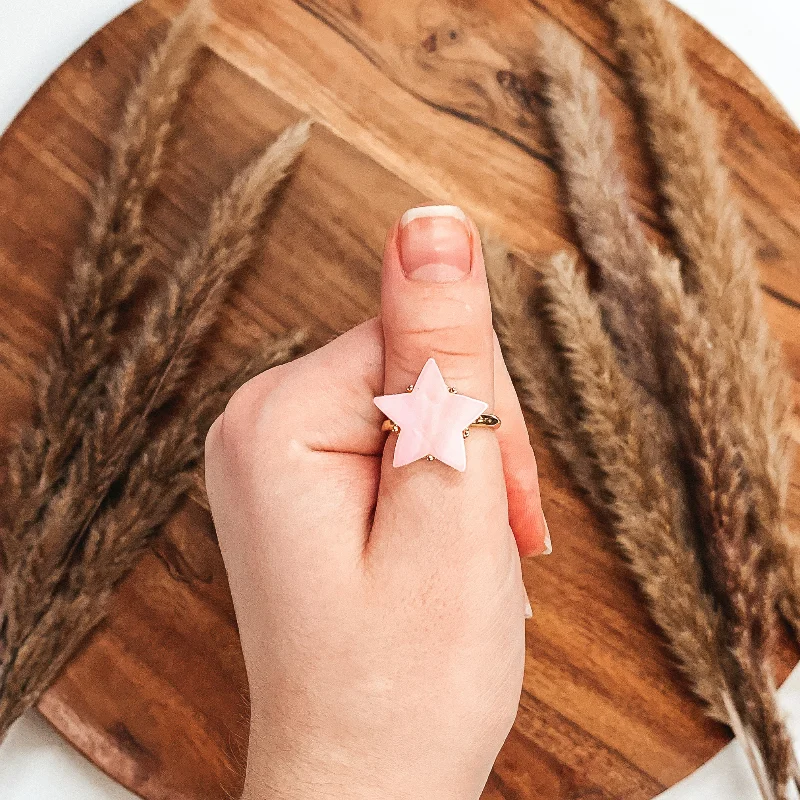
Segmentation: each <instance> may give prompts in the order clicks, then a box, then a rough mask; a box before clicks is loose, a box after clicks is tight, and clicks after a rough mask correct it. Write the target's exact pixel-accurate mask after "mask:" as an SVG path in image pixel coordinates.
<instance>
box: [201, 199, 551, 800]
mask: <svg viewBox="0 0 800 800" xmlns="http://www.w3.org/2000/svg"><path fill="white" fill-rule="evenodd" d="M418 214H422V215H423V216H417V215H418ZM409 216H411V217H416V218H413V219H411V220H410V221H407V224H405V225H403V224H402V222H401V223H398V224H397V225H395V227H394V228H393V229H392V231H391V232H390V233H389V236H388V239H387V243H386V251H385V255H384V265H383V288H382V312H381V318H380V319H374V320H371V321H369V322H366V323H364V324H363V325H360V326H359V327H357V328H355V329H353V330H351V331H350V332H349V333H346V334H344V335H343V336H340V337H339V338H338V339H336V340H335V341H333V342H331V343H330V344H328V345H327V346H325V347H323V348H321V349H320V350H317V351H316V352H315V353H312V354H311V355H309V356H306V357H305V358H301V359H299V360H297V361H295V362H293V363H291V364H287V365H285V366H281V367H278V368H276V369H272V370H269V371H268V372H266V373H264V374H262V375H260V376H258V377H257V378H255V379H254V380H252V381H250V382H249V383H248V384H246V385H245V386H244V387H242V389H240V390H239V391H238V392H237V393H236V395H235V396H234V397H233V398H232V399H231V401H230V403H229V405H228V407H227V409H226V410H225V413H224V414H223V415H222V416H221V417H220V418H219V419H218V420H217V421H216V422H215V424H214V426H213V427H212V429H211V431H210V432H209V435H208V441H207V445H206V472H207V484H208V495H209V501H210V504H211V509H212V512H213V515H214V522H215V524H216V528H217V533H218V536H219V542H220V547H221V548H222V554H223V557H224V559H225V564H226V567H227V570H228V575H229V579H230V587H231V592H232V595H233V600H234V604H235V607H236V616H237V620H238V623H239V630H240V634H241V640H242V648H243V651H244V658H245V663H246V665H247V674H248V678H249V682H250V699H251V723H250V750H249V757H248V766H247V778H246V786H245V792H244V797H245V798H247V800H273V798H275V799H278V798H279V799H280V800H300V799H301V798H302V800H323V799H325V800H327V798H337V800H347V799H349V798H353V799H354V800H355V799H357V800H366V799H367V798H370V800H375V798H381V799H382V800H391V798H404V800H407V799H408V798H420V799H421V798H425V800H449V799H450V798H453V799H455V798H458V800H469V799H471V798H477V797H478V796H479V795H480V793H481V790H482V788H483V786H484V784H485V782H486V778H487V776H488V774H489V772H490V770H491V767H492V764H493V762H494V759H495V757H496V755H497V752H498V750H499V749H500V747H501V745H502V743H503V741H504V740H505V737H506V736H507V734H508V731H509V730H510V727H511V725H512V723H513V721H514V718H515V716H516V711H517V705H518V702H519V695H520V689H521V685H522V673H523V664H524V656H525V637H524V619H523V618H524V612H525V608H526V605H527V598H526V594H525V589H524V586H523V584H522V577H521V570H520V561H519V552H522V553H523V554H531V553H539V552H543V550H544V548H545V533H546V526H545V523H544V518H543V516H542V512H541V505H540V502H539V488H538V480H537V476H536V462H535V459H534V456H533V452H532V450H531V447H530V444H529V442H528V436H527V431H526V428H525V424H524V421H523V418H522V413H521V411H520V408H519V404H518V402H517V398H516V395H515V393H514V390H513V387H512V385H511V381H510V379H509V377H508V373H507V371H506V369H505V366H504V364H503V361H502V357H501V355H500V351H499V347H498V345H497V340H496V337H495V336H494V333H493V330H492V323H491V309H490V304H489V294H488V290H487V285H486V276H485V271H484V265H483V257H482V254H481V248H480V240H479V236H478V232H477V230H476V228H475V226H474V225H473V224H472V223H470V222H469V221H467V220H465V219H464V218H463V215H462V214H461V212H460V211H459V210H458V209H454V208H452V207H433V208H427V209H423V210H422V211H420V210H419V209H418V210H415V211H413V212H409V214H408V215H406V216H405V217H404V220H407V219H408V217H409ZM429 357H434V358H435V359H436V362H437V364H438V365H439V367H440V368H441V370H442V374H443V375H444V376H445V378H446V380H447V382H448V384H449V385H451V386H454V387H456V388H457V389H458V391H459V392H460V393H461V394H465V395H468V396H470V397H474V398H478V399H480V400H484V401H486V402H487V403H488V404H489V411H493V412H494V413H496V414H497V415H498V416H500V418H501V419H502V426H501V427H500V428H499V429H497V431H492V430H489V429H475V428H473V429H472V432H471V435H470V436H469V438H468V439H467V440H466V442H465V444H466V449H467V469H466V471H465V472H463V473H461V472H458V471H456V470H454V469H452V468H450V467H448V466H446V465H445V464H443V463H441V462H439V461H434V462H429V461H427V460H424V459H423V460H420V461H416V462H414V463H412V464H409V465H407V466H404V467H399V468H394V467H393V466H392V455H393V451H394V447H395V442H396V440H397V436H396V435H394V434H388V438H387V434H386V433H382V432H381V423H382V422H383V420H384V416H383V414H381V412H380V411H379V410H378V409H377V408H376V406H375V405H374V404H373V398H374V397H375V396H376V395H381V394H389V393H398V392H402V391H403V390H404V389H405V387H406V386H407V385H408V384H411V383H414V381H415V380H416V378H417V376H418V374H419V372H420V370H421V368H422V366H423V365H424V364H425V362H426V360H427V359H428V358H429ZM504 473H505V474H504ZM509 519H510V520H511V525H509ZM512 527H513V529H514V534H515V535H516V543H515V539H514V536H513V535H512V530H511V529H512Z"/></svg>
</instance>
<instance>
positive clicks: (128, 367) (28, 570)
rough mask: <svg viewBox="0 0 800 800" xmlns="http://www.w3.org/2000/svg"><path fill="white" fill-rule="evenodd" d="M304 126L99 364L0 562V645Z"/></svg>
mask: <svg viewBox="0 0 800 800" xmlns="http://www.w3.org/2000/svg"><path fill="white" fill-rule="evenodd" d="M308 130H309V128H308V124H307V123H300V124H299V125H295V126H293V127H291V128H289V129H287V130H286V131H285V132H284V133H283V134H282V135H281V136H280V137H279V138H278V139H277V140H276V141H275V143H274V144H273V145H272V146H271V147H270V148H268V149H267V151H266V152H265V153H264V154H263V155H262V156H260V157H259V158H257V159H256V160H255V161H254V162H253V163H252V164H251V165H250V166H249V167H247V168H246V169H245V170H243V171H242V172H241V173H240V174H239V176H238V177H237V178H235V179H234V181H233V183H232V184H231V186H230V188H229V189H228V190H227V191H226V192H225V193H224V194H223V195H222V197H221V198H220V199H219V200H218V201H217V202H216V203H215V205H214V209H213V210H212V213H211V218H210V221H209V224H208V226H207V228H206V230H205V232H204V233H203V234H202V235H201V236H200V237H199V239H198V240H197V242H196V243H195V244H194V245H192V246H191V247H190V248H189V250H188V252H187V254H186V256H185V257H184V258H183V259H182V260H181V261H180V263H179V264H178V265H177V267H176V268H175V271H174V273H172V274H168V275H165V276H164V278H165V285H163V286H162V287H161V289H160V290H159V291H158V292H157V293H156V294H155V296H154V297H153V298H151V300H150V303H149V306H148V309H147V311H146V313H145V316H144V319H143V320H142V322H141V323H140V325H139V326H138V327H137V328H136V329H135V331H134V332H133V333H132V335H131V337H130V343H129V344H128V346H127V347H125V348H123V350H122V353H121V355H120V356H119V358H118V359H117V360H116V361H115V362H113V364H110V365H109V366H108V368H107V369H104V371H103V375H102V379H103V382H104V384H105V387H106V388H105V391H104V393H102V394H100V395H99V396H98V399H97V403H96V405H95V407H94V409H92V412H91V416H89V417H88V418H86V417H85V418H84V421H83V425H84V430H85V434H84V436H83V438H82V439H81V441H80V444H79V446H78V448H77V450H76V452H75V454H74V456H73V458H72V460H71V461H70V462H69V463H68V465H67V466H66V469H65V471H64V474H63V478H62V480H61V482H60V483H59V485H58V488H57V490H56V491H55V492H54V493H53V495H52V497H50V498H49V499H48V501H47V503H46V504H45V505H44V506H43V507H42V508H41V509H40V511H39V513H38V514H37V515H36V516H35V518H34V520H35V521H34V522H33V523H31V524H30V525H29V526H28V528H27V529H26V530H25V531H24V532H23V535H22V536H21V537H20V539H21V543H20V546H19V548H18V552H17V554H16V557H15V558H14V559H13V561H12V562H11V563H10V569H9V571H8V576H7V580H6V585H5V587H4V596H3V609H2V611H3V616H2V623H3V624H2V625H0V629H3V630H4V631H5V637H6V643H7V645H8V642H10V641H13V640H14V638H15V637H17V636H18V633H17V632H18V631H20V630H27V629H29V628H30V627H31V626H32V625H33V624H34V623H35V621H36V620H37V619H38V618H39V617H40V616H41V615H42V614H44V613H45V611H46V609H47V607H48V605H49V603H50V598H51V597H52V595H53V593H54V592H55V591H56V590H57V587H58V586H59V584H60V583H61V582H62V580H64V577H65V575H67V574H68V573H69V572H70V571H71V569H72V557H73V555H74V553H75V552H76V551H77V550H79V549H80V548H81V546H82V545H83V542H84V540H85V536H86V533H87V531H88V530H89V528H90V526H92V524H93V522H94V518H95V515H96V512H97V511H98V509H99V508H100V506H101V504H102V503H103V502H104V499H105V497H106V495H107V494H108V492H109V490H110V489H111V487H112V486H113V485H114V483H115V482H116V481H117V480H119V479H120V478H121V477H122V476H123V475H124V474H125V472H126V470H127V469H128V466H129V463H130V459H131V458H132V457H133V455H134V454H135V453H136V451H137V450H138V449H139V448H140V447H141V445H142V442H143V441H144V440H145V438H146V436H147V434H148V428H149V419H150V416H151V415H152V414H153V413H154V412H156V411H158V410H159V409H160V408H162V407H163V406H164V405H165V403H167V402H168V401H170V400H172V399H173V398H174V397H175V396H176V394H177V393H178V390H179V389H181V388H182V386H183V385H184V382H185V379H186V375H187V373H188V370H189V368H190V367H191V366H192V364H193V363H194V360H195V358H196V355H197V351H198V346H199V345H200V344H201V343H202V341H203V339H204V337H205V335H206V334H207V332H208V330H209V328H210V326H211V325H212V324H213V323H214V321H215V320H216V319H217V317H218V313H219V310H220V307H221V304H222V302H223V301H224V298H225V296H226V292H227V290H228V288H229V286H230V283H231V281H232V279H233V278H234V276H235V275H236V273H237V272H238V271H239V269H240V268H241V267H242V266H243V264H244V263H245V261H246V259H247V258H248V256H249V255H251V254H252V252H253V249H254V247H255V244H256V237H255V229H256V226H257V223H258V221H259V219H260V218H261V215H262V213H263V211H264V208H265V205H266V203H267V200H268V199H269V198H270V197H271V196H273V195H274V192H275V190H276V188H277V186H278V184H279V183H280V181H281V180H282V179H283V178H284V177H285V176H286V174H287V171H288V169H289V168H290V166H291V164H292V163H293V162H294V160H295V159H296V158H297V156H298V155H299V153H300V150H301V148H302V146H303V145H304V143H305V141H306V139H307V137H308ZM6 668H7V665H6Z"/></svg>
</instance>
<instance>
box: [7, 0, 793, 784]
mask: <svg viewBox="0 0 800 800" xmlns="http://www.w3.org/2000/svg"><path fill="white" fill-rule="evenodd" d="M675 2H676V4H677V5H678V6H680V7H681V8H683V9H684V10H685V11H687V12H688V13H690V14H692V15H693V16H695V17H696V18H697V19H698V20H700V22H702V23H703V24H704V25H705V26H706V27H707V28H709V30H711V31H712V32H713V33H714V34H715V35H716V36H717V37H718V38H720V39H721V40H722V41H724V42H725V43H726V44H727V45H728V46H729V47H730V48H731V49H732V50H734V51H735V52H736V53H737V54H738V55H739V56H740V57H741V58H742V59H743V60H744V61H746V62H747V63H748V64H749V65H750V66H751V68H752V69H753V70H754V72H755V73H756V74H757V75H758V76H759V77H760V78H761V79H762V80H763V81H764V83H765V84H766V85H767V86H769V88H770V89H771V90H772V91H773V93H774V94H775V95H776V96H777V97H778V99H779V100H781V101H782V102H783V104H784V106H785V107H786V108H787V110H788V111H789V113H790V114H791V115H792V117H793V118H794V119H795V121H800V81H798V80H797V75H798V74H800V49H799V48H797V46H796V37H797V31H798V30H800V3H798V2H797V0H758V2H754V0H675ZM130 5H132V3H131V2H129V0H69V2H64V0H0V20H2V24H0V131H1V130H4V129H5V128H6V127H7V126H8V124H9V122H11V120H12V119H13V118H14V116H15V115H16V113H17V112H18V111H19V110H20V109H21V108H22V107H23V106H24V105H25V103H27V101H28V99H29V98H30V96H31V95H32V94H33V92H34V91H35V90H36V89H37V88H38V86H39V85H40V84H41V83H42V82H43V81H44V79H45V78H46V77H47V76H48V75H49V74H50V73H51V72H52V71H53V70H54V69H55V68H56V67H57V66H58V65H59V64H60V63H61V62H62V61H63V60H64V59H65V58H66V57H67V56H68V55H69V54H70V53H72V52H73V51H74V50H75V49H76V48H77V47H78V46H79V45H80V44H81V43H82V42H83V41H85V40H86V39H87V38H88V37H89V36H90V35H91V34H92V33H93V32H94V31H95V30H97V29H98V28H100V27H102V26H103V25H104V24H105V23H106V22H108V21H109V20H110V19H111V18H113V17H114V16H115V15H116V14H118V13H119V12H120V11H122V10H123V9H124V8H127V7H128V6H130ZM781 694H782V702H783V704H784V707H785V708H786V709H787V710H788V711H789V713H790V718H791V719H790V721H791V726H792V730H793V734H794V737H795V741H798V742H800V669H798V670H796V671H795V672H794V673H793V675H792V677H791V678H790V679H789V681H787V684H786V685H785V686H784V687H783V688H782V689H781ZM132 797H133V795H131V794H130V793H128V792H126V791H124V790H122V789H120V788H119V787H117V786H115V785H114V784H113V783H112V782H111V781H110V780H108V778H106V777H105V776H104V775H102V774H101V773H100V772H99V771H98V770H97V769H95V768H94V767H93V766H92V765H91V764H89V763H88V762H87V761H86V760H85V759H83V758H82V757H81V756H79V755H78V754H77V753H75V752H74V751H73V750H72V749H71V748H70V747H69V746H68V745H66V744H65V743H64V742H63V741H62V740H61V739H60V738H59V737H58V736H57V735H55V734H54V733H53V731H52V730H51V729H50V728H49V726H48V725H47V724H46V723H45V722H44V721H43V720H42V719H41V717H39V716H38V715H37V714H35V713H30V714H28V715H26V717H25V718H24V719H22V720H21V721H20V722H19V723H18V724H17V725H16V726H15V727H14V728H13V729H12V731H11V733H10V734H9V736H8V737H7V739H6V741H5V742H4V743H3V744H2V745H0V800H34V799H35V800H130V798H132ZM751 798H752V800H756V789H755V785H754V783H753V781H752V779H751V778H750V776H749V774H748V772H747V767H746V764H745V760H744V756H743V754H742V753H741V750H740V749H739V747H738V745H736V744H734V745H731V746H729V747H727V748H725V750H724V751H723V752H722V753H720V754H719V755H718V756H716V757H715V758H714V759H712V760H711V761H710V762H709V763H708V764H706V765H705V766H703V767H702V768H701V769H700V770H698V771H697V772H696V773H695V774H694V775H692V776H690V777H689V778H687V780H686V781H684V782H682V783H681V784H679V785H678V786H675V787H673V788H672V789H670V790H669V791H668V792H665V793H664V794H663V795H661V798H660V800H751Z"/></svg>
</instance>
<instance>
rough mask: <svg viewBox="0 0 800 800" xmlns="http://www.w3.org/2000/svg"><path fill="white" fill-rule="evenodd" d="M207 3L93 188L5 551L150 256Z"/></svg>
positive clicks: (164, 55)
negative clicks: (149, 215) (146, 219)
mask: <svg viewBox="0 0 800 800" xmlns="http://www.w3.org/2000/svg"><path fill="white" fill-rule="evenodd" d="M205 23H206V7H205V4H204V3H202V2H194V3H192V4H191V5H190V6H189V7H188V8H187V10H186V11H184V13H183V14H181V15H180V16H179V17H178V18H177V19H176V21H175V22H174V23H173V25H172V26H171V28H170V30H169V33H168V34H167V37H166V39H165V41H164V42H163V43H162V45H161V46H160V47H159V48H158V49H157V50H156V52H155V53H154V54H153V55H152V57H151V58H150V59H149V60H148V61H147V63H146V65H145V67H144V69H143V70H142V72H141V75H140V78H139V82H138V83H137V84H136V86H135V88H134V89H133V91H132V92H131V94H130V96H129V98H128V101H127V103H126V106H125V111H124V114H123V122H122V125H121V127H120V130H119V131H118V132H117V134H116V136H115V137H114V139H113V142H112V146H111V164H110V167H109V171H108V175H107V177H106V178H105V179H104V180H103V181H101V182H100V184H99V185H98V186H97V188H96V189H95V192H94V195H93V199H92V208H91V218H90V221H89V225H88V230H87V234H86V240H85V243H84V245H83V246H82V247H81V248H80V250H79V251H78V252H77V254H76V256H75V259H74V262H73V278H72V281H71V283H70V284H69V286H68V288H67V294H66V298H65V302H64V307H63V310H62V312H61V314H60V317H59V326H58V329H57V331H56V336H55V339H54V341H53V344H52V346H51V350H50V353H49V355H48V357H47V360H46V361H45V363H44V365H43V366H42V368H41V370H40V371H39V373H38V375H37V378H36V387H35V398H36V410H35V413H36V416H37V423H36V427H35V428H34V429H30V430H27V431H25V432H24V433H23V434H22V435H21V440H22V441H21V446H19V447H17V448H16V449H15V450H13V451H12V452H11V453H10V454H9V458H10V464H9V481H8V488H7V491H8V498H7V502H8V504H9V505H10V506H13V508H14V510H15V513H14V519H13V527H12V530H11V531H10V533H9V535H8V536H6V537H4V538H3V542H2V548H3V551H4V552H3V556H4V558H3V560H4V561H5V562H8V561H11V560H13V558H14V556H15V549H16V547H17V544H18V540H19V538H20V536H21V534H22V531H24V530H25V527H26V526H27V525H29V524H30V523H31V522H32V521H33V520H34V519H35V515H36V514H37V513H38V512H39V510H40V509H41V507H42V505H43V504H44V503H45V502H46V501H47V500H48V498H49V497H50V495H51V493H52V491H53V487H54V484H55V483H56V481H57V480H58V479H59V478H60V477H61V473H62V469H63V466H64V463H65V461H66V459H67V458H68V457H69V456H70V455H71V453H72V451H73V449H74V447H75V446H76V444H77V441H78V439H79V438H80V435H81V434H82V432H83V427H82V420H83V419H84V416H85V412H86V409H87V408H88V406H89V405H90V404H91V402H92V401H93V396H92V393H91V392H90V391H88V389H89V386H90V384H91V383H92V381H93V380H94V378H95V377H96V374H97V371H98V370H99V369H100V368H101V366H102V365H103V363H104V362H105V359H106V358H107V357H108V355H109V352H110V350H111V348H112V344H113V342H114V337H113V335H112V334H113V331H114V328H115V326H116V325H117V323H118V321H119V317H120V313H121V311H122V308H123V306H124V304H125V302H126V301H127V300H128V298H129V297H130V296H131V293H132V291H133V289H134V288H135V286H136V284H137V282H138V280H139V278H140V277H141V275H142V271H143V268H144V266H145V265H146V263H147V261H148V253H147V248H146V246H145V240H144V231H143V226H142V214H143V210H144V207H145V204H146V202H147V200H148V198H149V197H150V194H151V191H152V189H153V187H154V186H155V184H156V182H157V180H158V178H159V176H160V174H161V168H162V163H163V153H164V145H165V143H166V141H167V139H168V138H169V135H170V133H171V131H172V127H173V126H172V123H173V117H174V114H175V109H176V106H177V103H178V100H179V98H180V95H181V92H182V90H183V88H184V86H185V85H186V83H187V81H188V80H189V77H190V74H191V67H192V63H193V60H194V57H195V55H196V53H197V52H198V50H199V48H200V45H201V43H202V34H203V31H204V30H205Z"/></svg>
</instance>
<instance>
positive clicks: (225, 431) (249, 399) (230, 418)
mask: <svg viewBox="0 0 800 800" xmlns="http://www.w3.org/2000/svg"><path fill="white" fill-rule="evenodd" d="M281 378H282V375H281V373H280V372H279V368H275V369H271V370H267V371H266V372H262V373H261V374H260V375H257V376H256V377H254V378H251V379H250V380H248V381H246V382H245V383H243V384H242V385H241V386H240V387H239V388H238V389H237V390H236V391H235V392H234V393H233V395H232V396H231V397H230V399H229V400H228V402H227V403H226V405H225V410H224V411H223V413H222V414H221V415H220V417H219V418H218V419H217V421H216V422H215V423H214V426H217V435H216V436H215V437H214V439H215V441H217V442H218V443H219V445H220V446H222V447H224V448H226V449H234V450H238V449H240V447H241V446H242V445H243V444H249V443H251V442H252V440H253V437H254V436H255V435H256V433H257V432H258V429H259V420H260V419H261V418H262V417H263V416H264V414H265V411H266V410H267V409H268V408H269V407H271V406H272V405H274V402H275V395H276V394H277V391H278V388H279V386H280V385H281V382H282V381H281ZM214 426H212V429H213V428H214ZM209 433H210V432H209Z"/></svg>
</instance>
